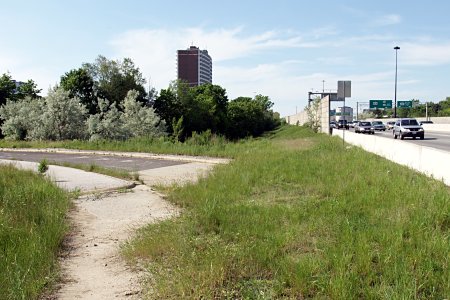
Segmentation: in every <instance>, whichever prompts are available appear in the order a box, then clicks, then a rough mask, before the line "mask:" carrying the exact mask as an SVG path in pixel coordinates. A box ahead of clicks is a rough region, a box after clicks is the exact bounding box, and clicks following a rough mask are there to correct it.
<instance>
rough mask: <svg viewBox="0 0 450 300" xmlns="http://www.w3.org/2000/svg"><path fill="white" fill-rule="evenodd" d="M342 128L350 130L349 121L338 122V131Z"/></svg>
mask: <svg viewBox="0 0 450 300" xmlns="http://www.w3.org/2000/svg"><path fill="white" fill-rule="evenodd" d="M340 128H345V129H349V126H348V123H347V120H339V121H338V122H337V129H340Z"/></svg>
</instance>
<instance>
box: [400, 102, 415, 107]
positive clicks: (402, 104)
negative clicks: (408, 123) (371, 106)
mask: <svg viewBox="0 0 450 300" xmlns="http://www.w3.org/2000/svg"><path fill="white" fill-rule="evenodd" d="M397 107H403V108H411V107H412V101H397Z"/></svg>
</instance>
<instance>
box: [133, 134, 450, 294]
mask: <svg viewBox="0 0 450 300" xmlns="http://www.w3.org/2000/svg"><path fill="white" fill-rule="evenodd" d="M402 187H405V188H402ZM168 199H169V200H170V201H171V202H173V203H175V204H176V205H178V206H180V207H182V208H184V212H183V213H182V215H181V216H180V217H178V218H175V219H172V220H168V221H164V222H162V223H158V224H152V225H149V226H147V227H146V228H144V229H142V230H141V231H140V233H139V236H138V238H137V239H136V240H134V241H132V242H131V243H130V244H128V245H127V246H126V247H125V249H124V251H125V253H126V254H127V256H128V257H129V258H130V259H131V260H136V261H139V262H140V263H146V265H147V267H148V269H149V270H150V271H151V274H152V277H151V278H150V279H149V283H148V284H149V285H150V286H151V288H149V289H148V290H149V293H150V294H149V295H147V296H148V297H150V298H158V299H180V298H184V299H186V298H187V299H215V298H218V299H274V298H275V299H276V298H278V299H304V298H319V299H444V298H446V297H448V295H449V294H450V270H449V263H448V262H449V259H450V257H449V253H450V244H449V231H450V227H449V224H450V205H449V199H450V195H449V190H448V187H446V186H445V185H444V184H443V183H441V182H439V181H436V180H433V179H430V178H427V177H426V176H424V175H420V174H418V173H416V172H413V171H411V170H409V169H408V168H405V167H402V166H399V165H396V164H392V162H390V161H387V160H385V159H383V158H380V157H378V156H376V155H373V154H369V153H367V152H365V151H363V150H361V149H360V148H356V147H351V148H349V149H347V150H346V151H342V142H341V141H340V140H339V139H337V138H330V137H328V136H325V135H316V134H314V133H313V132H312V131H311V130H309V129H306V128H302V127H300V128H299V127H296V126H289V127H284V128H282V129H281V130H279V131H278V132H277V133H276V134H275V135H274V136H271V137H268V138H265V139H259V140H251V141H248V142H247V143H246V146H245V149H244V148H242V149H241V151H240V152H239V153H236V156H235V160H234V161H233V162H231V163H230V164H229V165H225V166H219V167H217V168H216V170H215V172H214V173H213V174H212V175H211V176H209V177H208V178H205V179H202V180H200V182H199V183H198V184H195V185H187V186H185V187H178V188H174V189H173V190H172V192H171V193H170V194H169V196H168Z"/></svg>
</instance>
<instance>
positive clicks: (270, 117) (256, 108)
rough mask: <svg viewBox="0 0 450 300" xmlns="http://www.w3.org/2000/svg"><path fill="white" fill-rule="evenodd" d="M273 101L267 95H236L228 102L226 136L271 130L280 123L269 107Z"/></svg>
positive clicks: (259, 133) (242, 135)
mask: <svg viewBox="0 0 450 300" xmlns="http://www.w3.org/2000/svg"><path fill="white" fill-rule="evenodd" d="M272 106H273V103H272V102H271V101H270V99H269V97H267V96H262V95H257V96H256V97H255V98H254V99H252V98H250V97H238V98H236V99H234V100H232V101H230V103H228V110H227V117H228V129H227V136H228V137H229V138H232V139H236V138H243V137H247V136H258V135H261V134H262V133H263V132H264V131H268V130H272V129H274V128H275V127H276V126H278V125H279V124H280V121H279V118H277V116H279V115H278V114H277V115H275V114H274V113H273V112H272V111H271V110H270V108H271V107H272Z"/></svg>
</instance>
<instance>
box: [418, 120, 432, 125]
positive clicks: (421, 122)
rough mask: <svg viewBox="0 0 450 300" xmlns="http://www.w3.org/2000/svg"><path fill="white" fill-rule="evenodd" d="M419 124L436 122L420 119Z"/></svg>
mask: <svg viewBox="0 0 450 300" xmlns="http://www.w3.org/2000/svg"><path fill="white" fill-rule="evenodd" d="M419 124H420V125H422V124H434V123H433V121H420V122H419Z"/></svg>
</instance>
